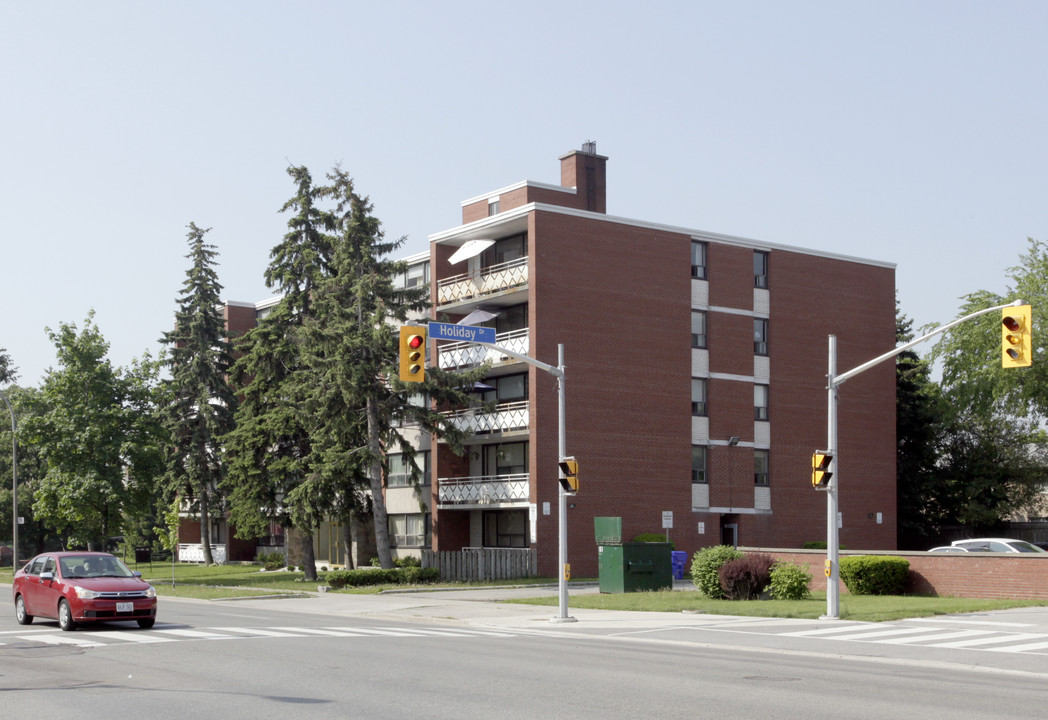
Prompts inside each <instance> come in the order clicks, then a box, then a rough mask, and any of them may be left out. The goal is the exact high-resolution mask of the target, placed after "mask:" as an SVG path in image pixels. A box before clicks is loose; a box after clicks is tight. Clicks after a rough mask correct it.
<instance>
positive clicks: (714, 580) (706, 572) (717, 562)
mask: <svg viewBox="0 0 1048 720" xmlns="http://www.w3.org/2000/svg"><path fill="white" fill-rule="evenodd" d="M741 557H742V553H741V552H739V551H738V550H736V549H735V548H733V547H731V546H730V545H713V546H712V547H706V548H703V549H702V550H699V551H698V552H697V553H695V556H694V557H692V559H691V581H692V582H693V583H695V587H697V588H698V589H699V592H701V593H702V594H703V595H705V596H706V597H709V598H714V599H718V600H719V599H720V598H723V597H724V589H723V588H721V581H720V575H719V572H720V568H721V565H723V564H724V563H726V562H728V561H729V560H738V559H739V558H741Z"/></svg>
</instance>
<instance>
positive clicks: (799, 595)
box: [768, 560, 812, 600]
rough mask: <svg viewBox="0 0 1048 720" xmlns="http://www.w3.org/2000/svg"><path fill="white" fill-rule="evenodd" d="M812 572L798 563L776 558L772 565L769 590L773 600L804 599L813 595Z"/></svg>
mask: <svg viewBox="0 0 1048 720" xmlns="http://www.w3.org/2000/svg"><path fill="white" fill-rule="evenodd" d="M811 577H812V576H811V573H810V572H808V570H807V569H806V568H805V567H804V566H802V565H799V564H798V563H795V562H790V561H789V560H776V561H775V562H774V563H772V566H771V582H770V583H769V584H768V590H769V592H770V594H771V599H772V600H804V599H806V598H809V597H811V590H809V589H808V586H809V585H810V584H811Z"/></svg>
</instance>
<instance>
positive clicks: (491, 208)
mask: <svg viewBox="0 0 1048 720" xmlns="http://www.w3.org/2000/svg"><path fill="white" fill-rule="evenodd" d="M498 214H499V201H498V198H495V199H494V200H488V217H491V216H492V215H498Z"/></svg>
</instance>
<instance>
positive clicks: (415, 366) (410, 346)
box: [400, 325, 426, 382]
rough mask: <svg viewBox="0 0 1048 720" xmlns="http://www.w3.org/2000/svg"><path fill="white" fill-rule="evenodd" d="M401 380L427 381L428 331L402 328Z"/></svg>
mask: <svg viewBox="0 0 1048 720" xmlns="http://www.w3.org/2000/svg"><path fill="white" fill-rule="evenodd" d="M400 379H401V380H403V381H404V382H422V381H423V380H425V379H426V329H425V328H423V327H417V326H413V325H403V326H401V328H400Z"/></svg>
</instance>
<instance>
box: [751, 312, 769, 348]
mask: <svg viewBox="0 0 1048 720" xmlns="http://www.w3.org/2000/svg"><path fill="white" fill-rule="evenodd" d="M753 353H754V355H767V354H768V318H753Z"/></svg>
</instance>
